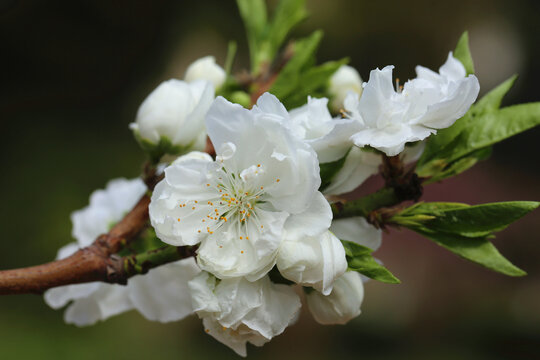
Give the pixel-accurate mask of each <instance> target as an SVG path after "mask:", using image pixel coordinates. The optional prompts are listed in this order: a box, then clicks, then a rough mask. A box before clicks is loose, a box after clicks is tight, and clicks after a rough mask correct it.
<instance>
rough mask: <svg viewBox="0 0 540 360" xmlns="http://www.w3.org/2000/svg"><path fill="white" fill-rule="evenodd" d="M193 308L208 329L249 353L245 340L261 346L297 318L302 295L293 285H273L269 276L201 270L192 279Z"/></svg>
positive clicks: (215, 336) (232, 345)
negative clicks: (224, 274)
mask: <svg viewBox="0 0 540 360" xmlns="http://www.w3.org/2000/svg"><path fill="white" fill-rule="evenodd" d="M189 288H190V290H191V296H192V302H193V309H194V310H195V312H196V313H197V314H198V315H199V317H200V318H202V320H203V325H204V328H205V331H206V332H207V333H208V334H209V335H211V336H213V337H214V338H215V339H216V340H218V341H220V342H222V343H223V344H225V345H227V346H229V347H230V348H231V349H233V350H234V351H235V352H236V353H238V354H239V355H241V356H246V343H247V342H250V343H251V344H253V345H256V346H262V345H263V344H265V343H266V342H268V341H270V340H271V339H272V338H273V337H274V336H276V335H279V334H281V333H282V332H283V331H284V330H285V328H286V327H287V326H289V325H291V324H292V323H294V322H295V321H296V319H297V318H298V313H299V310H300V298H299V297H298V295H297V294H296V293H295V292H294V290H293V288H292V287H290V286H287V285H278V284H273V283H272V282H271V281H270V279H269V278H268V276H265V277H263V278H261V279H259V280H257V281H255V282H250V281H247V280H246V279H245V278H232V279H224V280H221V281H219V280H217V279H216V278H215V277H213V276H212V275H210V274H208V273H206V272H202V273H201V274H199V275H198V276H197V277H195V278H194V279H193V280H192V281H190V282H189Z"/></svg>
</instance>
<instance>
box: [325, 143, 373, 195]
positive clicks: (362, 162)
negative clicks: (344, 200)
mask: <svg viewBox="0 0 540 360" xmlns="http://www.w3.org/2000/svg"><path fill="white" fill-rule="evenodd" d="M381 162H382V159H381V156H380V155H378V154H375V153H373V152H370V151H366V150H363V149H360V148H358V147H356V146H353V147H352V148H351V150H350V151H349V153H348V154H347V157H346V158H345V161H344V163H343V166H342V167H341V169H339V170H338V172H337V173H336V174H335V175H334V176H333V177H332V179H331V182H330V184H329V185H328V186H327V187H326V188H325V189H324V190H323V193H324V194H325V195H340V194H344V193H348V192H350V191H353V190H354V189H356V188H357V187H358V186H360V185H361V184H362V183H363V182H364V181H366V179H367V178H369V177H370V176H371V175H374V174H376V173H377V172H378V171H379V165H381Z"/></svg>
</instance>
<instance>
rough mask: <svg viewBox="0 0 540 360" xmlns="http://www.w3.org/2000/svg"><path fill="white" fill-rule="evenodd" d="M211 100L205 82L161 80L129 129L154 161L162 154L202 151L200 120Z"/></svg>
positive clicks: (203, 140)
mask: <svg viewBox="0 0 540 360" xmlns="http://www.w3.org/2000/svg"><path fill="white" fill-rule="evenodd" d="M213 100H214V88H213V86H212V84H211V83H209V82H207V81H203V80H198V81H194V82H191V83H187V82H185V81H181V80H176V79H171V80H168V81H164V82H162V83H161V84H160V85H159V86H158V87H157V88H156V89H155V90H154V91H152V93H150V95H148V97H147V98H146V99H145V100H144V101H143V103H142V104H141V106H140V107H139V110H138V112H137V118H136V120H135V123H132V124H131V125H130V127H131V129H132V130H133V131H134V133H135V136H136V137H137V140H138V141H139V143H140V144H141V147H142V148H143V149H144V150H145V151H147V152H148V153H149V154H150V155H151V156H152V157H153V158H154V159H156V160H159V158H160V157H161V156H162V155H164V154H175V155H178V154H182V153H185V152H187V151H190V150H204V147H205V144H206V132H205V126H204V117H205V115H206V112H207V111H208V109H209V108H210V105H211V104H212V101H213Z"/></svg>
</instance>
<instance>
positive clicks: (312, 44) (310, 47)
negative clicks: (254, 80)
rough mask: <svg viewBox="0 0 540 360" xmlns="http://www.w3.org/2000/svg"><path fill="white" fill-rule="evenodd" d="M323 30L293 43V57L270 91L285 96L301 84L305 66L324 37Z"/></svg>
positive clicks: (279, 96) (280, 96)
mask: <svg viewBox="0 0 540 360" xmlns="http://www.w3.org/2000/svg"><path fill="white" fill-rule="evenodd" d="M322 36H323V33H322V31H320V30H319V31H315V32H314V33H313V34H311V35H310V36H309V37H307V38H303V39H300V40H298V41H296V42H295V43H294V44H293V45H292V52H293V56H292V58H291V59H290V60H289V61H288V62H287V64H285V66H284V67H283V69H282V70H281V71H280V73H279V75H278V77H277V79H276V81H275V82H274V83H273V84H272V87H271V88H270V92H271V93H272V94H274V95H275V96H277V97H278V98H279V99H281V98H285V97H286V96H287V95H289V94H290V93H291V92H293V91H294V90H295V89H296V88H297V87H298V85H299V82H300V76H301V75H300V74H301V73H302V70H303V68H304V67H305V66H306V65H307V64H309V62H310V61H311V60H312V59H313V57H314V55H315V52H316V51H317V48H318V46H319V43H320V41H321V39H322Z"/></svg>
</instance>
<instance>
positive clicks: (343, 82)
mask: <svg viewBox="0 0 540 360" xmlns="http://www.w3.org/2000/svg"><path fill="white" fill-rule="evenodd" d="M328 92H329V93H330V95H332V98H331V101H330V108H331V109H332V111H334V112H336V113H337V112H339V111H340V110H342V109H343V101H344V100H345V98H346V97H347V94H348V93H349V92H353V93H356V94H358V96H360V95H362V78H360V74H358V71H356V69H355V68H353V67H352V66H349V65H341V67H340V68H339V69H338V70H337V71H336V72H335V73H334V74H333V75H332V77H331V78H330V87H329V89H328Z"/></svg>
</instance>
